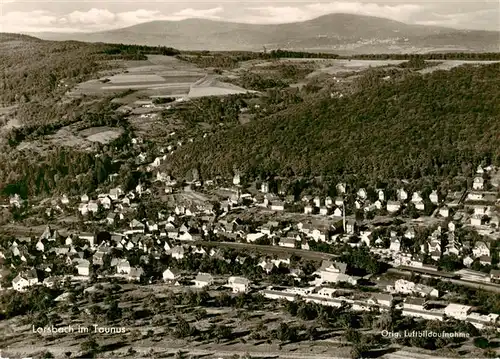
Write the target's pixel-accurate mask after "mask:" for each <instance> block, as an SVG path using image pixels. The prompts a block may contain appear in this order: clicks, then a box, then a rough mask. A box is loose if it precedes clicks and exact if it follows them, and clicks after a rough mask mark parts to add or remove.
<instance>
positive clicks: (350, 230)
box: [344, 220, 356, 234]
mask: <svg viewBox="0 0 500 359" xmlns="http://www.w3.org/2000/svg"><path fill="white" fill-rule="evenodd" d="M355 230H356V222H354V221H353V220H349V221H347V222H346V224H345V228H344V231H345V233H347V234H354V232H355Z"/></svg>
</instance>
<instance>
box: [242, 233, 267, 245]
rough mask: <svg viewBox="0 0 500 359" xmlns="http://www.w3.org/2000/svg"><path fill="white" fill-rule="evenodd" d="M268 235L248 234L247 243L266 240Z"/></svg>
mask: <svg viewBox="0 0 500 359" xmlns="http://www.w3.org/2000/svg"><path fill="white" fill-rule="evenodd" d="M266 237H267V235H266V234H264V233H248V234H247V242H248V243H255V242H257V241H258V240H261V239H264V238H266Z"/></svg>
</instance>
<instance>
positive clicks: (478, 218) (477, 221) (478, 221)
mask: <svg viewBox="0 0 500 359" xmlns="http://www.w3.org/2000/svg"><path fill="white" fill-rule="evenodd" d="M484 222H485V220H484V216H483V215H480V214H479V215H478V214H475V215H472V217H471V218H470V224H471V226H476V227H479V226H482V225H483V224H484Z"/></svg>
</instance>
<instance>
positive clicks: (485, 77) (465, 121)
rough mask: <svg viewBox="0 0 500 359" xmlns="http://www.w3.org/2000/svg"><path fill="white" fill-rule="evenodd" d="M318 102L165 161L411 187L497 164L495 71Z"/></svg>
mask: <svg viewBox="0 0 500 359" xmlns="http://www.w3.org/2000/svg"><path fill="white" fill-rule="evenodd" d="M360 89H361V90H360V91H358V92H357V93H356V94H355V95H353V96H346V97H343V98H329V97H328V98H318V99H312V100H308V101H305V102H303V103H299V104H297V105H295V106H291V107H289V108H288V109H286V110H284V111H281V112H280V113H278V114H275V115H272V116H269V117H264V118H262V119H258V120H256V121H253V122H251V123H249V124H246V125H244V126H240V127H236V128H233V129H229V130H227V131H222V132H220V133H217V134H215V135H213V136H211V137H209V138H208V139H206V140H203V142H201V143H200V142H195V143H194V144H189V145H187V146H185V147H184V148H182V149H181V150H179V151H178V152H177V153H176V154H175V155H174V156H173V157H172V159H171V160H170V161H169V165H170V168H171V169H172V170H173V171H174V172H177V173H179V174H180V173H185V172H186V170H188V169H190V168H195V167H196V168H199V170H200V171H201V174H202V175H205V176H213V175H216V174H223V175H231V174H232V173H233V170H234V168H238V169H239V170H241V171H243V172H244V173H246V175H247V176H249V177H257V176H266V175H280V176H318V175H332V174H337V175H349V174H354V173H356V174H358V175H360V176H363V175H365V176H369V177H372V178H409V179H418V178H422V177H427V176H432V177H440V176H453V175H457V174H459V173H460V172H461V169H462V166H466V165H469V164H470V163H479V162H481V161H483V160H485V159H486V160H489V161H492V162H494V163H499V162H500V138H499V134H500V122H499V121H498V116H499V115H500V102H499V101H498V98H500V93H499V89H500V65H499V64H493V65H487V66H481V67H473V66H463V67H459V68H455V69H453V70H451V71H436V72H433V73H431V74H427V75H419V74H409V75H408V76H406V77H405V78H403V79H397V80H389V81H381V80H380V78H379V77H376V76H371V75H370V73H368V74H367V75H366V76H364V77H363V78H362V79H360Z"/></svg>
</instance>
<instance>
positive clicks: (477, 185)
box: [472, 176, 484, 190]
mask: <svg viewBox="0 0 500 359" xmlns="http://www.w3.org/2000/svg"><path fill="white" fill-rule="evenodd" d="M472 188H473V189H475V190H482V189H483V188H484V179H483V177H479V176H478V177H475V178H474V182H473V183H472Z"/></svg>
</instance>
